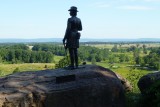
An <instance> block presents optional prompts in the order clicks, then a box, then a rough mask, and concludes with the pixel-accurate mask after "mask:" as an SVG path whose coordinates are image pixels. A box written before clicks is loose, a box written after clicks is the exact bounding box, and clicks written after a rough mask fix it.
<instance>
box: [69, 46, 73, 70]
mask: <svg viewBox="0 0 160 107" xmlns="http://www.w3.org/2000/svg"><path fill="white" fill-rule="evenodd" d="M69 54H70V61H71V67H74V49H73V48H69Z"/></svg>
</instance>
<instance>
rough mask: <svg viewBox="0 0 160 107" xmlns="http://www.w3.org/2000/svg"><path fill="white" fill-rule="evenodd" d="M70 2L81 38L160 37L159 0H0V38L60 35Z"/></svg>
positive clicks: (58, 36) (52, 36)
mask: <svg viewBox="0 0 160 107" xmlns="http://www.w3.org/2000/svg"><path fill="white" fill-rule="evenodd" d="M73 5H74V6H77V7H78V10H79V12H78V15H77V16H78V17H79V18H80V19H81V20H82V25H83V31H82V32H81V33H82V38H101V39H102V38H160V0H0V38H28V39H32V38H63V36H64V33H65V29H66V24H67V19H68V18H69V17H70V16H69V12H68V9H69V8H70V7H71V6H73Z"/></svg>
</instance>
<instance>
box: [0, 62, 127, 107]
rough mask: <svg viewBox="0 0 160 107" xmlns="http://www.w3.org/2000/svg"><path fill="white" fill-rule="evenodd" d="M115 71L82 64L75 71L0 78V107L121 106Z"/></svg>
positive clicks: (121, 99)
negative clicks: (81, 66)
mask: <svg viewBox="0 0 160 107" xmlns="http://www.w3.org/2000/svg"><path fill="white" fill-rule="evenodd" d="M124 106H125V96H124V89H123V86H122V84H121V82H120V80H119V79H118V78H117V76H116V75H115V73H114V72H112V71H111V70H109V69H106V68H103V67H100V66H96V65H85V67H83V68H80V69H75V70H65V69H55V70H43V71H36V72H21V73H15V74H12V75H8V76H6V77H2V78H0V107H124Z"/></svg>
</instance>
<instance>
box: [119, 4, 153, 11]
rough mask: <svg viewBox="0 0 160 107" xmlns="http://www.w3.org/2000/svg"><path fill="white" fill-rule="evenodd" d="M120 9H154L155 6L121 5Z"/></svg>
mask: <svg viewBox="0 0 160 107" xmlns="http://www.w3.org/2000/svg"><path fill="white" fill-rule="evenodd" d="M118 8H119V9H125V10H153V9H154V8H151V7H147V6H130V5H128V6H120V7H118Z"/></svg>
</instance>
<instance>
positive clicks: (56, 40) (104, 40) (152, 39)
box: [0, 38, 160, 43]
mask: <svg viewBox="0 0 160 107" xmlns="http://www.w3.org/2000/svg"><path fill="white" fill-rule="evenodd" d="M31 42H58V43H61V42H62V38H37V39H0V43H31ZM80 42H160V38H139V39H93V38H87V39H86V38H82V39H80Z"/></svg>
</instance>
